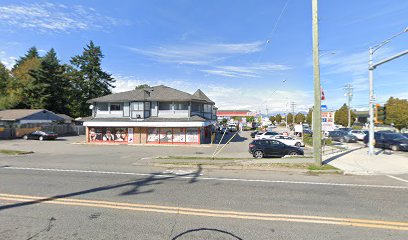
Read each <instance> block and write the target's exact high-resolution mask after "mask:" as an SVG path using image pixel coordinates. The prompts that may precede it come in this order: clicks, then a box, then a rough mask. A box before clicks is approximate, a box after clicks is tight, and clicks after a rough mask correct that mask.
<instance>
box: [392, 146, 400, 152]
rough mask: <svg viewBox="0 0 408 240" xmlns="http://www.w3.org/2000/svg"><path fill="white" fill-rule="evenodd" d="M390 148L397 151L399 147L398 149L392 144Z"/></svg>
mask: <svg viewBox="0 0 408 240" xmlns="http://www.w3.org/2000/svg"><path fill="white" fill-rule="evenodd" d="M391 150H392V151H398V150H399V149H398V146H395V145H393V146H391Z"/></svg>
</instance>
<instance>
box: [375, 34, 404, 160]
mask: <svg viewBox="0 0 408 240" xmlns="http://www.w3.org/2000/svg"><path fill="white" fill-rule="evenodd" d="M406 32H408V27H406V28H405V29H404V30H402V31H401V32H399V33H397V34H395V35H393V36H392V37H390V38H388V39H387V40H385V41H383V42H381V43H380V44H377V45H375V46H374V47H370V49H369V60H368V78H369V83H370V93H369V98H368V101H369V113H370V131H369V134H368V137H369V138H368V140H369V141H368V154H369V155H374V101H375V98H374V69H375V68H376V67H378V66H380V65H381V64H384V63H386V62H389V61H392V60H394V59H396V58H399V57H402V56H403V55H405V54H408V50H405V51H402V52H400V53H398V54H395V55H393V56H391V57H388V58H386V59H383V60H381V61H379V62H377V63H373V54H374V53H375V52H376V51H377V50H378V49H380V48H381V47H383V46H384V45H386V44H387V43H389V42H390V41H391V40H392V39H394V38H396V37H398V36H399V35H401V34H403V33H406Z"/></svg>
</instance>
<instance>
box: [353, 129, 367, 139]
mask: <svg viewBox="0 0 408 240" xmlns="http://www.w3.org/2000/svg"><path fill="white" fill-rule="evenodd" d="M349 133H350V134H351V135H354V136H356V138H357V140H360V141H363V140H364V137H365V136H366V135H367V134H368V131H367V130H351V131H350V132H349Z"/></svg>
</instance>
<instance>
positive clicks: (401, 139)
mask: <svg viewBox="0 0 408 240" xmlns="http://www.w3.org/2000/svg"><path fill="white" fill-rule="evenodd" d="M368 137H369V136H368V134H367V135H366V136H365V137H364V143H365V144H368ZM374 142H375V144H374V146H375V147H377V148H382V149H391V150H393V151H408V138H406V137H405V136H404V135H402V134H399V133H389V132H376V133H374Z"/></svg>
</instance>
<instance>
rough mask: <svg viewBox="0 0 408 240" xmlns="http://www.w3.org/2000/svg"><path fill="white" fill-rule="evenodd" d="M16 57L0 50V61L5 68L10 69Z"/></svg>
mask: <svg viewBox="0 0 408 240" xmlns="http://www.w3.org/2000/svg"><path fill="white" fill-rule="evenodd" d="M16 60H17V58H16V57H13V56H7V53H6V52H5V51H0V62H1V63H3V64H4V66H6V68H8V69H11V68H12V67H13V66H14V64H15V63H16Z"/></svg>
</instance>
